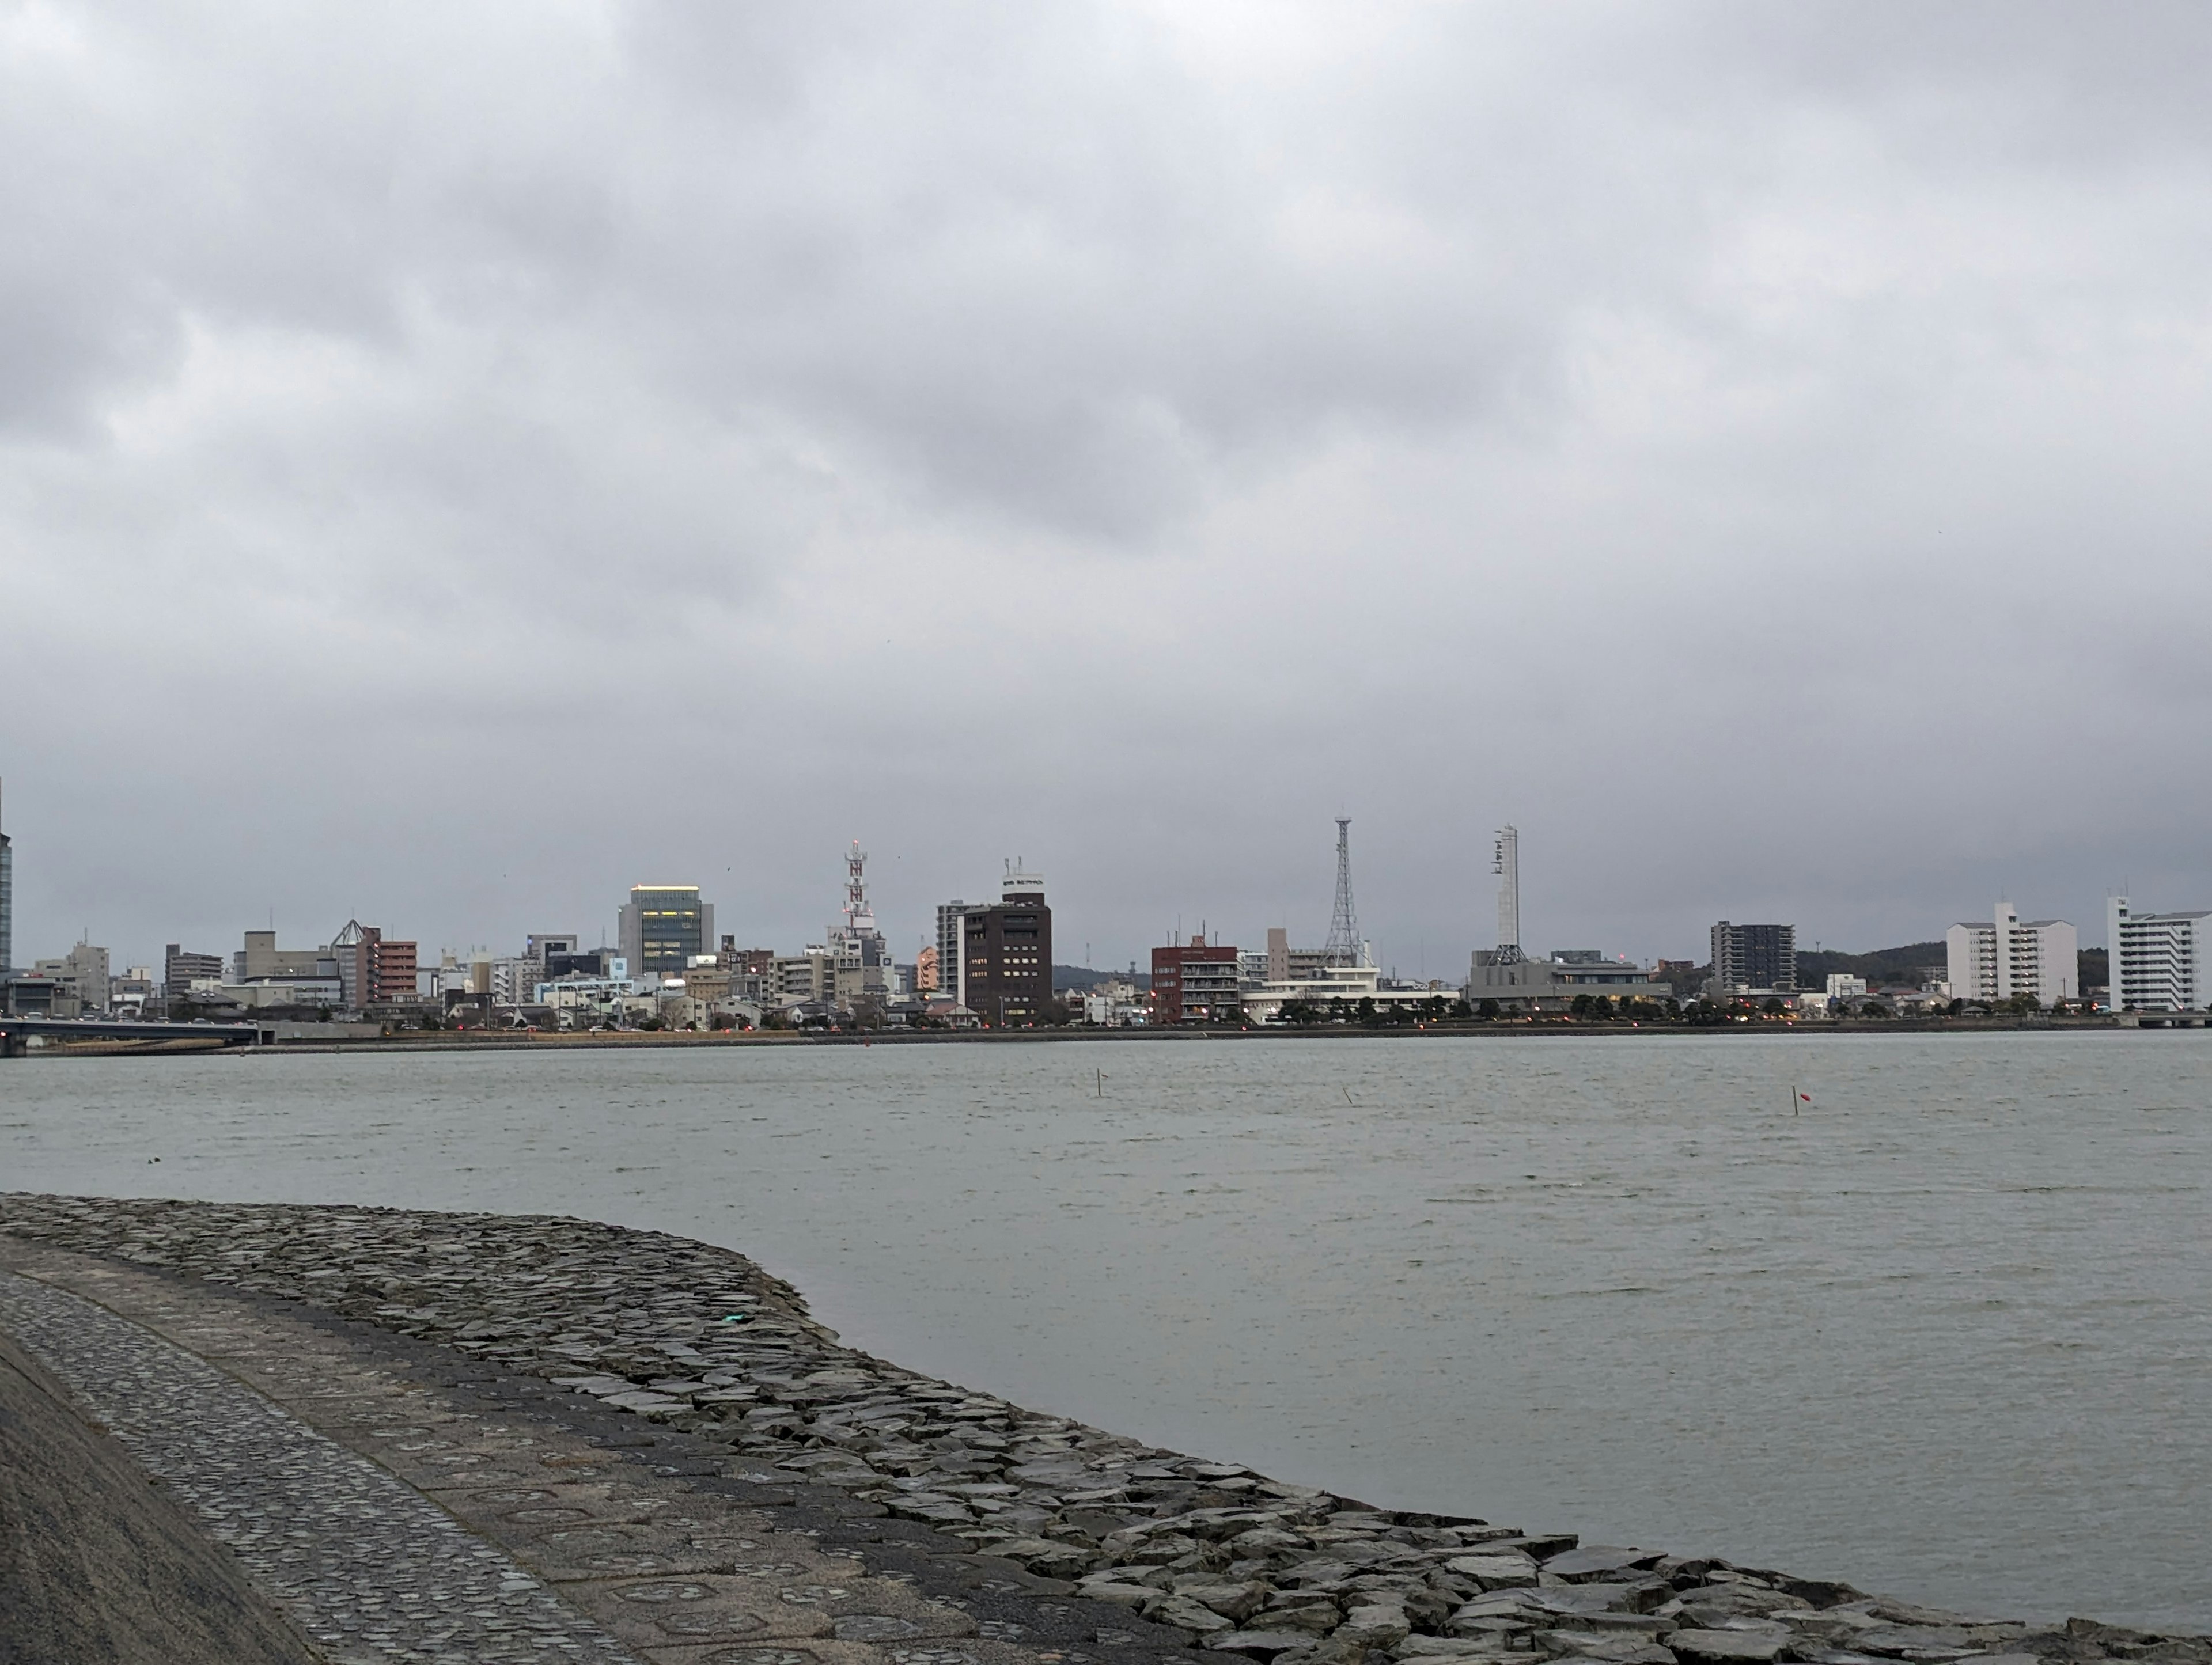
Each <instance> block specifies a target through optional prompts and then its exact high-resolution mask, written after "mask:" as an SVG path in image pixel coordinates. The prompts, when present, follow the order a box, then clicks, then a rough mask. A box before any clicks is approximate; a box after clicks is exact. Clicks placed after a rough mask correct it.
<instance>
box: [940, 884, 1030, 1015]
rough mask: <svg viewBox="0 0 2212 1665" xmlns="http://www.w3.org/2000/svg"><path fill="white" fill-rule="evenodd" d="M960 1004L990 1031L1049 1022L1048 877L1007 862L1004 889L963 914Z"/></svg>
mask: <svg viewBox="0 0 2212 1665" xmlns="http://www.w3.org/2000/svg"><path fill="white" fill-rule="evenodd" d="M960 923H961V932H960V981H959V994H960V1003H961V1005H963V1006H966V1007H967V1008H968V1009H969V1011H970V1012H974V1013H975V1015H976V1016H977V1017H978V1018H981V1019H982V1020H983V1022H984V1024H985V1025H986V1026H987V1027H988V1028H991V1029H1018V1028H1020V1027H1022V1026H1023V1025H1024V1024H1041V1023H1043V1022H1045V1021H1046V1019H1047V1017H1048V1010H1047V1008H1048V1006H1049V1004H1050V1002H1051V1000H1052V909H1051V908H1048V907H1046V906H1045V901H1044V880H1043V878H1041V877H1040V876H1039V875H1037V874H1036V873H1031V872H1024V871H1022V869H1021V868H1020V867H1019V866H1018V865H1017V864H1015V863H1013V862H1008V863H1007V864H1006V884H1005V888H1004V890H1003V891H1002V893H1001V895H1000V900H999V901H998V902H997V903H996V904H995V905H994V906H992V907H988V908H969V909H968V911H967V912H966V914H964V915H963V916H962V918H961V921H960Z"/></svg>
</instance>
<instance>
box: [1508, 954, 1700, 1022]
mask: <svg viewBox="0 0 2212 1665" xmlns="http://www.w3.org/2000/svg"><path fill="white" fill-rule="evenodd" d="M1565 952H1567V953H1569V954H1571V955H1573V956H1574V957H1572V958H1561V957H1559V955H1557V954H1555V955H1553V957H1552V958H1550V959H1547V960H1532V959H1529V958H1528V957H1526V956H1525V955H1523V956H1519V957H1513V958H1500V957H1499V956H1498V951H1497V950H1496V949H1488V948H1478V949H1477V950H1475V952H1474V964H1473V966H1472V967H1471V968H1469V970H1468V980H1467V998H1468V1002H1469V1003H1470V1004H1472V1005H1474V1006H1475V1007H1476V1008H1477V1009H1478V1010H1480V1008H1481V1003H1482V1002H1483V1001H1485V1000H1493V1001H1495V1002H1497V1006H1498V1010H1499V1011H1500V1012H1565V1011H1568V1010H1570V1009H1571V1007H1572V1006H1574V1003H1575V1000H1576V997H1577V996H1578V995H1590V996H1595V997H1597V998H1600V999H1603V1000H1670V999H1672V998H1673V996H1674V989H1673V987H1671V986H1670V985H1668V984H1666V983H1662V982H1654V981H1652V980H1651V974H1650V971H1649V970H1648V969H1646V968H1645V967H1644V966H1641V965H1638V964H1637V963H1635V962H1634V961H1632V960H1626V959H1607V958H1606V957H1604V956H1603V955H1601V954H1599V953H1598V952H1597V951H1595V950H1588V951H1583V950H1574V949H1570V950H1567V951H1565Z"/></svg>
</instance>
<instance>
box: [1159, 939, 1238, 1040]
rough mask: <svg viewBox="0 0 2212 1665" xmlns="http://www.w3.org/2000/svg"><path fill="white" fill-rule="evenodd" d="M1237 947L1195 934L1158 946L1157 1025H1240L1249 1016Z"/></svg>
mask: <svg viewBox="0 0 2212 1665" xmlns="http://www.w3.org/2000/svg"><path fill="white" fill-rule="evenodd" d="M1238 969H1239V962H1238V960H1237V950H1236V949H1235V948H1234V947H1233V946H1231V945H1230V944H1228V943H1225V942H1215V943H1209V942H1207V941H1206V939H1205V938H1204V937H1203V936H1194V937H1193V938H1192V939H1190V940H1189V941H1188V943H1184V944H1173V943H1171V944H1170V945H1168V946H1167V947H1165V948H1155V949H1154V950H1152V1021H1153V1022H1154V1023H1155V1024H1205V1023H1234V1022H1236V1021H1237V1019H1238V1018H1242V1017H1243V1012H1244V1006H1243V1000H1242V999H1241V997H1240V996H1239V994H1238V993H1237V988H1238V975H1237V973H1238Z"/></svg>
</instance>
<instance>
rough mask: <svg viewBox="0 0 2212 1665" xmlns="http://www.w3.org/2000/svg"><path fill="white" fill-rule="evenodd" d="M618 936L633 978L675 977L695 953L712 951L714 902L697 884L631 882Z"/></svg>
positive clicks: (682, 973)
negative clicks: (705, 899) (648, 975)
mask: <svg viewBox="0 0 2212 1665" xmlns="http://www.w3.org/2000/svg"><path fill="white" fill-rule="evenodd" d="M619 934H620V938H621V942H622V952H623V958H624V959H626V960H628V961H629V969H630V975H632V976H634V977H635V976H638V975H642V974H644V973H647V972H653V973H655V974H657V975H661V976H664V977H680V976H682V975H684V967H686V966H687V965H689V964H690V963H691V957H692V956H693V955H694V954H711V953H713V952H714V903H713V902H702V901H701V900H700V898H699V887H698V886H697V885H696V884H636V885H633V886H631V887H630V893H629V902H627V903H626V904H625V905H624V906H623V910H622V924H621V929H620V933H619Z"/></svg>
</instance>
